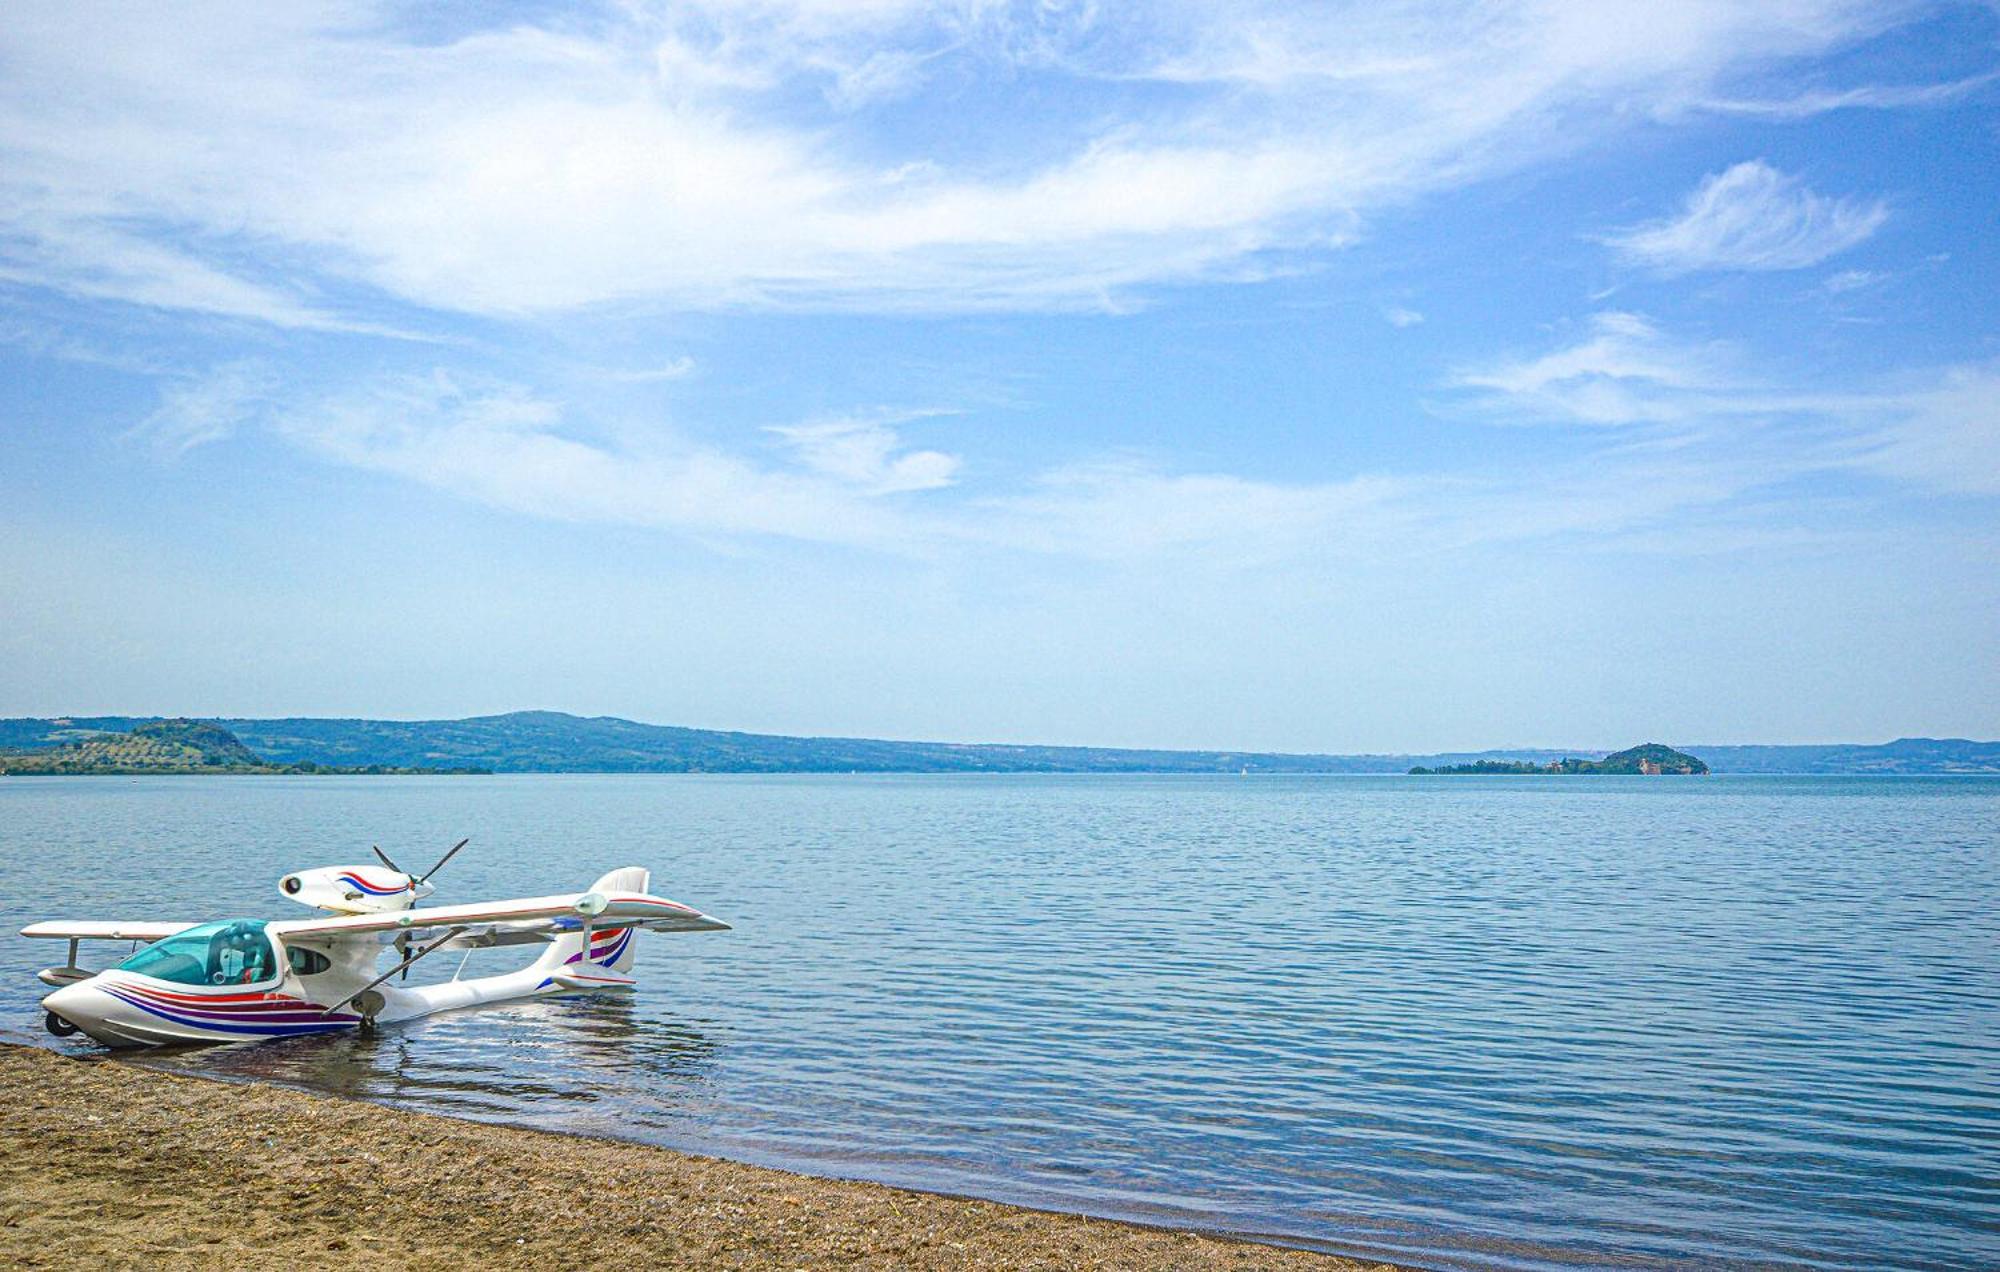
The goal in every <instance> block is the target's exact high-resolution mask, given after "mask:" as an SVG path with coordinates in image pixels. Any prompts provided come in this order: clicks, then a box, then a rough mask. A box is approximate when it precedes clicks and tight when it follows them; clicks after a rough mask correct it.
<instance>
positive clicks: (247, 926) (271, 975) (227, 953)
mask: <svg viewBox="0 0 2000 1272" xmlns="http://www.w3.org/2000/svg"><path fill="white" fill-rule="evenodd" d="M118 967H119V970H121V971H127V972H137V973H138V974H139V975H141V976H151V977H152V978H154V979H155V980H163V981H172V982H173V983H175V984H177V985H255V984H257V983H258V982H260V981H268V980H274V979H276V978H277V976H278V952H277V947H276V946H274V945H273V944H272V943H271V938H270V937H269V936H268V935H266V933H265V931H264V921H263V920H262V919H234V920H225V921H223V922H221V923H203V924H201V925H199V926H197V927H191V928H189V929H188V930H187V931H185V932H176V933H175V934H174V935H172V936H169V937H166V938H165V939H163V940H159V941H155V942H153V943H152V944H151V945H148V946H147V947H146V948H145V949H143V950H140V951H139V952H138V953H136V954H134V955H133V956H132V957H130V958H128V959H126V960H125V961H124V962H122V963H120V964H119V965H118Z"/></svg>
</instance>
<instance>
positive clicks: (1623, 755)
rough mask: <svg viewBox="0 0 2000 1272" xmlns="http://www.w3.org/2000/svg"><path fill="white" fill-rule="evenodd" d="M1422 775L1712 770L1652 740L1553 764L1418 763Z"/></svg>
mask: <svg viewBox="0 0 2000 1272" xmlns="http://www.w3.org/2000/svg"><path fill="white" fill-rule="evenodd" d="M1410 772H1411V774H1412V775H1414V776H1418V777H1438V776H1459V775H1465V774H1472V775H1477V774H1482V773H1499V774H1514V773H1613V774H1627V775H1631V776H1634V777H1640V776H1644V777H1654V776H1657V775H1659V774H1663V773H1665V774H1673V775H1676V776H1690V777H1692V776H1700V775H1702V774H1705V773H1707V772H1708V765H1706V764H1704V763H1702V762H1701V761H1700V760H1699V759H1697V758H1695V757H1694V756H1692V755H1689V754H1688V753H1687V752H1686V751H1676V750H1674V748H1672V747H1670V746H1662V745H1660V744H1659V743H1658V742H1648V743H1646V744H1645V745H1644V746H1635V747H1632V748H1630V749H1629V750H1624V751H1619V752H1617V753H1616V754H1613V755H1607V756H1605V757H1604V758H1603V759H1601V760H1573V759H1569V758H1567V757H1565V758H1563V759H1560V760H1556V761H1554V762H1553V763H1549V764H1531V763H1529V762H1528V761H1526V760H1479V761H1477V762H1476V763H1472V764H1446V765H1443V766H1441V767H1438V768H1423V767H1421V766H1420V767H1417V768H1413V769H1411V770H1410Z"/></svg>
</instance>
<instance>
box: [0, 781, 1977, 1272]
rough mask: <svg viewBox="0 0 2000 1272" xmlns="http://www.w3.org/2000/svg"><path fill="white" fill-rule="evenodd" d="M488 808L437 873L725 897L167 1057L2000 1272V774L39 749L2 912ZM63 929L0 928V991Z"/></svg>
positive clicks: (222, 886) (950, 1184)
mask: <svg viewBox="0 0 2000 1272" xmlns="http://www.w3.org/2000/svg"><path fill="white" fill-rule="evenodd" d="M468 834H469V835H472V836H473V843H472V845H471V847H470V848H468V849H467V851H466V852H465V853H463V854H461V855H460V857H459V858H458V859H457V860H456V861H454V862H453V863H452V864H451V866H449V867H448V868H447V870H446V871H445V873H444V874H443V875H441V876H440V878H439V883H440V885H441V891H440V895H439V897H438V898H437V900H438V901H440V902H446V901H468V900H481V899H487V898H492V897H501V896H515V895H522V894H534V893H542V892H547V891H555V890H562V889H567V888H581V887H583V886H586V885H587V884H588V883H589V882H590V881H591V880H592V879H594V878H595V877H596V876H597V875H598V874H599V873H602V872H603V871H604V870H607V869H610V868H613V867H616V866H620V865H627V864H643V865H647V866H649V867H651V868H652V870H653V880H654V890H655V891H657V892H660V893H663V894H665V895H667V896H671V897H675V898H677V899H679V900H682V901H686V902H688V903H690V904H693V905H696V906H699V907H700V908H702V909H704V910H708V911H710V912H712V913H715V914H717V915H720V916H721V917H723V918H726V919H728V920H730V921H732V922H734V923H736V924H737V925H738V926H737V928H736V930H735V931H732V932H726V933H716V934H700V935H691V936H681V937H664V936H647V937H643V938H641V940H642V945H641V949H640V954H639V971H640V973H641V978H642V985H643V987H642V990H641V992H640V993H639V994H637V995H636V996H634V997H632V998H630V999H627V1000H618V1001H598V1000H587V1001H568V1002H542V1003H535V1004H527V1005H521V1006H515V1007H508V1008H500V1009H495V1010H490V1011H484V1012H470V1013H462V1014H457V1015H448V1016H442V1017H437V1018H434V1019H432V1020H428V1021H423V1022H418V1023H416V1024H414V1025H412V1026H410V1027H407V1028H399V1029H390V1030H384V1031H383V1032H382V1033H381V1034H380V1035H379V1036H376V1037H373V1038H359V1037H341V1038H310V1039H298V1040H292V1041H286V1042H276V1043H264V1044H255V1045H249V1046H238V1047H228V1048H212V1049H206V1050H195V1051H181V1052H176V1053H172V1054H166V1055H157V1056H152V1057H149V1058H148V1059H147V1060H146V1063H152V1064H160V1065H164V1066H167V1067H172V1068H177V1069H185V1070H191V1071H197V1072H203V1073H209V1074H214V1075H218V1076H229V1077H240V1078H257V1079H266V1080H273V1081H278V1082H285V1083H293V1084H297V1085H300V1086H304V1087H309V1088H312V1089H315V1090H324V1091H330V1092H336V1093H343V1094H351V1095H358V1096H363V1097H366V1098H369V1099H374V1100H380V1101H384V1102H389V1103H406V1104H410V1105H413V1106H418V1107H423V1108H430V1109H435V1110H438V1111H441V1112H448V1113H455V1114H459V1115H462V1116H471V1117H479V1118H491V1119H496V1120H502V1121H508V1122H517V1123H523V1124H529V1125H536V1126H545V1127H551V1128H556V1129H566V1130H574V1131H580V1132H587V1133H592V1134H602V1135H612V1136H620V1137H626V1138H632V1139H639V1140H645V1141H650V1142H655V1143H661V1144H667V1145H671V1146H675V1147H681V1148H687V1149H692V1150H697V1151H702V1152H709V1153H715V1154H719V1155H722V1156H729V1157H736V1158H741V1159H744V1160H748V1161H754V1162H761V1163H765V1164H772V1165H781V1166H787V1167H792V1168H795V1169H799V1170H804V1171H808V1172H814V1173H823V1174H835V1175H844V1176H853V1177H859V1178H867V1179H876V1180H881V1181H883V1182H888V1183H896V1184H903V1185H909V1186H913V1187H920V1188H929V1189H938V1190H944V1191H950V1192H960V1193H968V1194H973V1195H978V1196H985V1197H992V1198H996V1199H1000V1200H1007V1201H1016V1202H1022V1203H1026V1204H1030V1205H1040V1206H1049V1207H1054V1208H1061V1209H1074V1210H1082V1211H1086V1212H1090V1213H1096V1214H1102V1215H1108V1216H1114V1217H1122V1218H1135V1219H1140V1220H1145V1221H1151V1222H1161V1223H1171V1224H1182V1225H1190V1226H1200V1227H1207V1228H1219V1229H1225V1230H1231V1231H1239V1232H1246V1233H1250V1234H1254V1235H1262V1236H1265V1237H1268V1238H1271V1239H1276V1240H1283V1241H1289V1242H1295V1243H1299V1244H1307V1245H1314V1246H1319V1247H1322V1248H1326V1249H1332V1250H1340V1251H1344V1252H1361V1253H1368V1254H1376V1255H1380V1256H1382V1257H1389V1258H1397V1259H1402V1260H1406V1261H1409V1262H1411V1263H1415V1264H1419V1265H1423V1266H1431V1267H1479V1268H1534V1269H1545V1268H1569V1267H1576V1266H1603V1265H1617V1266H1632V1267H1654V1266H1657V1267H1667V1266H1686V1265H1689V1264H1702V1265H1707V1266H1733V1267H1762V1266H1810V1267H1837V1268H1848V1267H1854V1268H1860V1267H1876V1266H1882V1265H1885V1264H1895V1265H1898V1266H1931V1267H1963V1268H1973V1267H1982V1266H1992V1265H1994V1264H1995V1263H1996V1262H2000V780H1995V779H1983V778H1939V779H1910V778H1871V779H1834V778H1799V779H1784V778H1711V779H1700V780H1694V779H1686V780H1681V779H1644V778H1636V779H1626V778H1598V777H1592V778H1492V779H1487V778H1432V779H1416V778H1296V779H1294V778H1241V779H1239V778H1222V777H1215V778H1205V777H1173V778H1147V777H1109V778H1106V777H1068V776H1051V777H997V776H987V777H943V776H922V777H875V776H869V777H851V776H787V777H699V776H661V777H648V776H633V777H626V776H549V777H540V776H535V777H529V776H521V777H494V778H411V777H403V778H331V777H323V778H146V779H119V778H60V779H45V780H30V779H14V780H9V781H5V782H0V921H4V922H5V923H6V924H7V926H8V927H9V928H10V929H11V928H16V927H19V926H20V925H21V924H23V923H26V922H29V921H31V920H34V919H40V918H51V917H94V918H184V919H187V920H190V921H193V920H197V919H205V918H211V917H223V916H230V915H251V916H282V915H288V914H289V913H291V912H293V911H294V910H295V907H293V906H291V905H290V904H289V903H288V902H286V901H285V900H284V899H283V898H282V897H281V896H280V894H279V893H278V892H277V887H276V884H277V879H278V877H279V876H280V875H281V874H283V873H284V872H286V871H288V870H291V869H296V868H300V867H304V866H313V865H326V864H339V863H348V862H362V861H366V860H368V851H367V850H368V845H369V844H370V843H372V842H373V843H381V844H382V845H383V847H384V848H386V849H388V850H389V851H390V852H391V853H392V854H393V855H395V856H396V857H397V858H398V860H400V861H402V862H403V863H404V864H405V865H413V864H415V863H426V864H427V863H428V861H429V860H430V859H433V858H434V857H435V856H436V855H437V854H438V853H440V852H442V850H443V849H444V848H445V847H446V846H447V845H449V844H450V843H451V842H453V841H454V840H456V839H458V838H460V837H461V836H463V835H468ZM297 913H300V914H303V913H304V911H297ZM60 957H61V947H60V946H59V945H57V944H55V943H53V942H48V943H42V942H29V941H21V940H13V939H7V940H5V941H0V1030H4V1031H5V1032H6V1033H8V1034H9V1035H10V1036H15V1037H18V1038H22V1039H26V1038H28V1037H31V1036H36V1035H38V1034H39V1013H38V1011H37V1010H36V1009H35V1006H34V1002H35V999H36V998H37V997H38V996H39V986H38V985H37V984H36V983H35V982H34V981H33V979H32V973H33V969H34V968H35V967H37V966H40V965H42V964H44V963H47V962H53V961H59V960H60ZM520 957H522V956H521V955H520V954H519V952H518V951H493V952H490V953H487V954H482V955H479V956H477V958H476V959H475V961H474V962H473V964H472V965H471V966H470V967H468V969H467V971H468V973H471V972H475V971H491V970H499V969H500V968H502V967H505V966H509V965H511V964H512V963H513V962H514V961H516V959H518V958H520ZM434 961H435V962H436V963H437V964H438V966H436V967H434V968H430V969H428V971H429V975H430V976H449V975H450V974H451V973H452V971H453V970H454V969H455V967H456V961H455V960H451V961H447V960H446V959H444V958H443V957H442V956H440V958H439V959H437V960H434ZM43 1040H44V1041H48V1042H50V1044H51V1045H59V1044H55V1043H53V1040H48V1039H43ZM60 1045H64V1046H66V1047H68V1048H69V1049H74V1050H82V1049H83V1048H81V1047H77V1046H75V1044H60Z"/></svg>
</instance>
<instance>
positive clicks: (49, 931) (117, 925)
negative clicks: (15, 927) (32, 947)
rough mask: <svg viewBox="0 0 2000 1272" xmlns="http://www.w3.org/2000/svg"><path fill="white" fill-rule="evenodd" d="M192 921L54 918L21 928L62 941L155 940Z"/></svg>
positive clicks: (182, 929)
mask: <svg viewBox="0 0 2000 1272" xmlns="http://www.w3.org/2000/svg"><path fill="white" fill-rule="evenodd" d="M195 926H198V925H196V924H193V923H121V922H102V923H91V922H82V923H72V922H68V921H66V920H60V919H58V920H56V921H54V922H50V923H30V924H29V925H28V926H26V927H24V928H22V929H21V935H22V936H42V937H52V938H54V939H56V940H64V941H159V940H164V939H165V938H167V937H169V936H172V935H173V934H174V933H176V932H185V931H187V930H188V929H189V928H191V927H195Z"/></svg>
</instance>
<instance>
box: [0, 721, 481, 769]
mask: <svg viewBox="0 0 2000 1272" xmlns="http://www.w3.org/2000/svg"><path fill="white" fill-rule="evenodd" d="M490 771H491V770H490V769H480V768H412V767H407V766H404V765H392V764H363V765H353V766H347V767H336V766H331V765H325V764H314V763H312V762H311V761H305V762H301V763H294V764H273V763H272V762H271V761H269V760H267V759H265V758H264V757H263V756H261V755H259V754H257V753H256V752H255V751H253V750H251V749H250V748H249V747H247V746H245V745H243V743H242V741H241V739H239V738H238V737H237V736H236V735H235V734H233V733H231V732H230V731H229V730H227V729H225V728H223V727H222V726H221V725H217V724H208V723H206V722H204V721H200V720H158V721H154V722H153V723H150V724H142V725H139V726H137V727H136V728H134V729H132V730H131V731H130V732H127V733H105V734H98V735H96V736H92V737H87V738H82V739H79V740H77V741H74V742H65V743H63V744H62V745H61V746H55V747H49V748H45V749H40V750H32V751H0V776H22V777H27V776H36V777H58V776H59V777H74V776H90V775H95V776H133V775H138V774H157V773H223V774H235V773H331V774H340V773H350V774H351V773H365V774H381V773H397V774H400V773H486V772H490Z"/></svg>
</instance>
